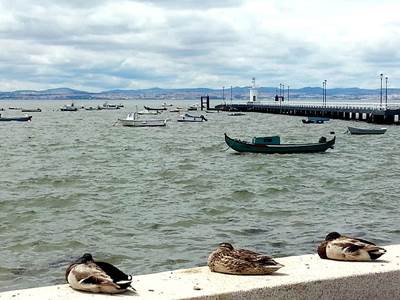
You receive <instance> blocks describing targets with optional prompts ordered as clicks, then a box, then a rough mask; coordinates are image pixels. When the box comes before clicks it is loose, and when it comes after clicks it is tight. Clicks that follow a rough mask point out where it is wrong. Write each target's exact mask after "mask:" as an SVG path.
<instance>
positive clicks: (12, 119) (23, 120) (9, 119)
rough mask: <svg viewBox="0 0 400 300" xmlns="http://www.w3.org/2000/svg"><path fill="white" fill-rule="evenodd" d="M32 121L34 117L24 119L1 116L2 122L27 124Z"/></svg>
mask: <svg viewBox="0 0 400 300" xmlns="http://www.w3.org/2000/svg"><path fill="white" fill-rule="evenodd" d="M31 119H32V116H23V117H2V116H1V115H0V121H6V122H8V121H19V122H26V121H30V120H31Z"/></svg>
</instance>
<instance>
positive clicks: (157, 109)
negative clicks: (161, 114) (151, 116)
mask: <svg viewBox="0 0 400 300" xmlns="http://www.w3.org/2000/svg"><path fill="white" fill-rule="evenodd" d="M144 109H147V110H156V111H159V110H167V108H166V107H161V108H153V107H148V106H146V105H144Z"/></svg>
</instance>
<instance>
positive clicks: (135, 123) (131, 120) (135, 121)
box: [118, 112, 168, 127]
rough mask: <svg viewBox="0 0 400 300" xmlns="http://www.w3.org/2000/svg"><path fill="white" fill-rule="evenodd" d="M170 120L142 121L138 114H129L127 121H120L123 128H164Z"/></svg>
mask: <svg viewBox="0 0 400 300" xmlns="http://www.w3.org/2000/svg"><path fill="white" fill-rule="evenodd" d="M167 121H168V119H141V118H139V114H138V113H137V112H134V113H129V114H128V115H127V116H126V118H125V119H118V122H119V123H121V125H122V126H130V127H163V126H166V125H167Z"/></svg>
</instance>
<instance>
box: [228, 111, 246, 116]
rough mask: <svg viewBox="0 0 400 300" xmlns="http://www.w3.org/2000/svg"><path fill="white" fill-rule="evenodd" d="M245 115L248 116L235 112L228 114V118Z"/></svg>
mask: <svg viewBox="0 0 400 300" xmlns="http://www.w3.org/2000/svg"><path fill="white" fill-rule="evenodd" d="M244 115H246V114H245V113H242V112H233V113H230V114H228V116H230V117H238V116H244Z"/></svg>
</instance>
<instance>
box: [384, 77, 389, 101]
mask: <svg viewBox="0 0 400 300" xmlns="http://www.w3.org/2000/svg"><path fill="white" fill-rule="evenodd" d="M385 79H386V88H385V90H386V95H385V107H386V108H387V102H388V97H387V84H388V77H387V76H386V77H385Z"/></svg>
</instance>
